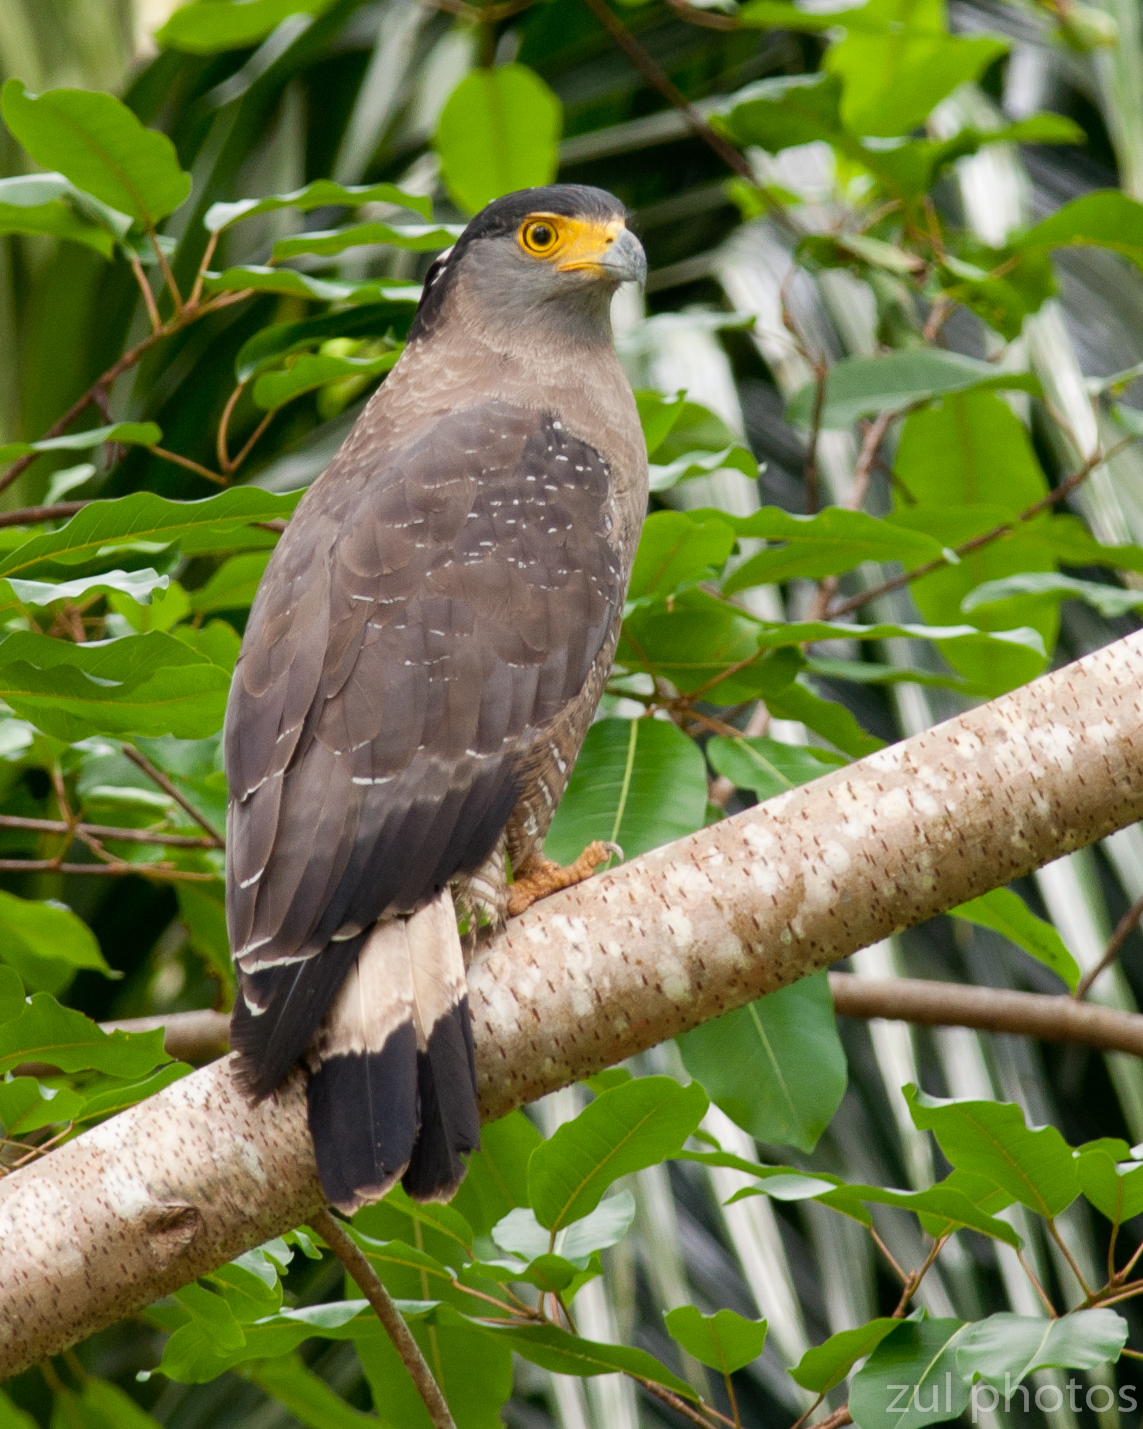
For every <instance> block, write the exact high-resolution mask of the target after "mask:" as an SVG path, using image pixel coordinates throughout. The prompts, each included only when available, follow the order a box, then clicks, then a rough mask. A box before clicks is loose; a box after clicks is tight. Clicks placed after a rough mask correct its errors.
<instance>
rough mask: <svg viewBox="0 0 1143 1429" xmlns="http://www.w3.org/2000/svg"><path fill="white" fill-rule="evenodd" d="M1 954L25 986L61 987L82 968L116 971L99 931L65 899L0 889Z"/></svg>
mask: <svg viewBox="0 0 1143 1429" xmlns="http://www.w3.org/2000/svg"><path fill="white" fill-rule="evenodd" d="M0 958H2V959H3V960H4V961H5V962H7V963H10V964H11V966H12V967H14V968H15V969H16V971H17V972H18V973H19V974H20V977H21V978H22V979H23V981H24V985H25V987H30V988H34V989H37V990H40V991H44V992H53V993H54V992H62V991H63V989H64V988H65V987H66V986H67V984H68V983H69V982H70V981H71V978H72V975H73V974H74V973H75V972H76V970H77V969H79V968H94V969H96V970H97V971H99V972H101V973H104V974H106V975H107V976H108V977H114V976H115V974H114V973H113V972H112V970H111V968H109V967H108V965H107V963H106V962H105V961H104V958H103V954H102V952H101V951H100V948H99V944H98V943H97V942H96V940H95V934H94V933H93V932H92V931H91V929H90V928H89V927H88V926H87V924H86V923H85V922H84V921H83V919H82V918H78V917H76V915H75V914H74V913H73V912H72V911H71V909H70V908H65V907H64V905H63V904H62V903H36V902H33V901H32V900H31V899H28V898H17V897H16V895H15V894H13V893H4V892H2V891H0Z"/></svg>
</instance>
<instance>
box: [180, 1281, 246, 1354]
mask: <svg viewBox="0 0 1143 1429" xmlns="http://www.w3.org/2000/svg"><path fill="white" fill-rule="evenodd" d="M175 1299H176V1300H177V1301H178V1302H179V1304H180V1305H181V1306H182V1307H183V1309H184V1310H186V1311H187V1312H188V1313H189V1314H190V1316H191V1319H192V1321H193V1322H194V1324H195V1325H196V1326H197V1328H198V1329H200V1330H201V1331H202V1332H203V1334H204V1335H205V1336H206V1338H207V1340H208V1341H209V1343H210V1344H211V1345H212V1346H215V1347H217V1349H218V1350H220V1351H222V1352H223V1353H226V1352H227V1351H229V1350H240V1349H242V1348H243V1347H244V1346H245V1344H246V1335H245V1332H244V1331H243V1329H242V1326H241V1325H240V1324H239V1323H238V1321H237V1320H236V1319H235V1317H234V1311H233V1310H231V1308H230V1306H229V1305H228V1304H227V1303H226V1301H225V1300H224V1299H223V1297H222V1296H221V1295H216V1294H214V1292H213V1291H211V1290H207V1289H206V1288H205V1287H204V1286H202V1285H198V1284H193V1283H192V1284H190V1285H184V1286H183V1288H182V1289H181V1290H176V1291H175Z"/></svg>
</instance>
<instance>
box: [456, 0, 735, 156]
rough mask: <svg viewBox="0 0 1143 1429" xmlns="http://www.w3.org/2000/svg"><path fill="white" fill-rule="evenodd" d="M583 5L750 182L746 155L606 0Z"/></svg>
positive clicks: (703, 137) (700, 134)
mask: <svg viewBox="0 0 1143 1429" xmlns="http://www.w3.org/2000/svg"><path fill="white" fill-rule="evenodd" d="M584 4H585V5H586V6H587V8H588V9H589V10H590V11H591V13H592V14H593V15H594V16H595V18H596V19H597V20H598V21H599V23H600V24H601V25H602V26H603V28H604V29H605V30H606V31H607V33H608V34H609V35H610V36H611V38H612V39H613V40H614V41H615V43H616V44H617V45H618V46H619V48H620V49H621V50H622V51H623V53H624V54H625V55H626V56H627V58H628V59H629V60H630V61H631V63H632V64H633V65H634V66H635V68H636V69H637V70H638V71H639V73H640V74H641V75H642V76H643V78H644V79H645V80H646V81H647V83H648V84H649V85H650V86H651V87H652V88H653V89H657V90H658V91H659V93H660V94H661V95H662V96H663V98H664V99H665V100H666V101H667V103H668V104H670V105H671V106H672V107H673V108H674V109H677V110H678V112H679V113H680V114H681V115H682V116H683V118H684V119H685V120H686V121H687V123H688V124H689V125H690V126H691V128H692V129H693V130H694V132H695V134H696V135H697V136H698V137H699V138H700V139H701V140H702V141H703V143H704V144H706V145H707V147H708V148H710V149H713V150H714V152H715V153H716V154H717V155H718V157H719V158H720V159H721V160H722V162H723V163H724V164H725V165H726V166H727V168H729V169H733V170H734V172H735V173H736V174H738V175H739V176H740V177H742V178H744V179H746V180H747V182H748V183H750V184H753V183H754V170H753V169H752V168H751V167H750V162H749V160H748V159H747V158H746V156H745V155H744V154H740V153H739V152H738V150H737V149H736V148H735V147H734V145H733V144H731V143H730V141H729V140H727V139H724V138H723V137H722V135H721V134H719V133H716V131H715V130H714V129H712V128H711V126H710V125H709V124H708V123H707V122H706V120H705V119H704V118H703V116H702V115H701V114H700V113H699V111H698V110H697V109H696V108H695V106H694V105H693V104H692V103H691V102H690V100H689V99H688V98H687V97H686V95H685V94H684V93H683V92H682V90H681V89H679V88H678V86H677V85H676V84H675V83H674V82H673V81H672V80H671V79H669V78H668V76H667V75H666V74H665V73H664V72H663V71H662V70H661V69H660V68H659V66H658V65H657V64H656V63H655V61H654V60H653V59H652V58H651V56H650V55H649V54H648V53H647V51H646V50H645V49H644V48H643V46H642V45H641V44H640V43H639V41H638V40H637V39H636V38H635V37H634V35H632V34H631V33H630V31H628V29H627V28H626V26H624V25H623V23H622V22H621V21H620V20H619V19H618V18H617V17H616V16H615V15H613V14H612V12H611V10H610V8H609V7H608V5H607V3H606V0H584ZM485 13H487V12H486V11H481V14H485Z"/></svg>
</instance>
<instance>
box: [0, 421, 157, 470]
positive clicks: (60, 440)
mask: <svg viewBox="0 0 1143 1429" xmlns="http://www.w3.org/2000/svg"><path fill="white" fill-rule="evenodd" d="M162 438H163V434H162V432H161V431H160V430H159V428H158V427H156V426H155V424H154V422H115V423H114V424H113V425H112V426H110V427H93V428H91V429H90V430H89V431H86V432H73V433H72V434H71V435H70V436H66V437H45V438H44V439H43V441H39V442H7V443H6V444H5V445H4V446H0V462H10V461H15V460H16V459H17V458H18V457H22V456H32V455H35V454H38V453H39V452H84V451H88V450H90V448H92V447H101V446H102V445H103V444H104V442H121V443H122V444H123V445H124V446H143V447H153V446H154V445H155V443H156V442H159V441H162Z"/></svg>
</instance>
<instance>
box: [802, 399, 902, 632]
mask: <svg viewBox="0 0 1143 1429" xmlns="http://www.w3.org/2000/svg"><path fill="white" fill-rule="evenodd" d="M898 416H900V413H899V412H892V411H890V412H880V413H879V414H878V415H877V417H876V418H875V419H874V420H873V421H872V422H870V423H869V425H868V426H867V427H866V429H865V437H864V439H863V440H862V443H861V452H860V453H859V455H858V458H857V464H856V465H855V466H854V468H853V487H852V489H851V490H850V493H849V496H848V498H847V499H846V502H845V509H846V510H847V511H860V510H861V508H862V507H863V506H864V505H865V498H866V496H868V494H869V483H870V481H871V480H872V478H873V468H874V467H875V466H876V465H877V458H878V454H879V453H880V451H881V443H882V442H883V441H884V440H885V433H886V432H887V431H888V430H889V425H890V423H891V422H892V421H893V420H894V418H896V417H898ZM837 587H838V577H837V576H826V577H825V579H824V580H820V581H818V588H817V592H816V593H815V595H814V599H813V603H812V604H811V606H810V608H809V610H808V611H807V612H806V619H807V620H824V619H825V618H826V612H827V611H828V610H829V607H830V602H831V601H832V600H833V598H834V596H835V595H836V594H837Z"/></svg>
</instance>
